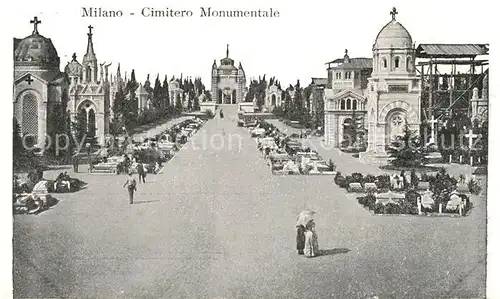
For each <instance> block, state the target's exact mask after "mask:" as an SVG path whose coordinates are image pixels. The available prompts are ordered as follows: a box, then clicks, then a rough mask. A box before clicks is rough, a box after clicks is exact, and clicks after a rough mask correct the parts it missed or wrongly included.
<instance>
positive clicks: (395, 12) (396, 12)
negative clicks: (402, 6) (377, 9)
mask: <svg viewBox="0 0 500 299" xmlns="http://www.w3.org/2000/svg"><path fill="white" fill-rule="evenodd" d="M390 14H391V16H392V20H393V21H396V15H397V14H398V11H397V10H396V7H393V8H392V10H391V12H390Z"/></svg>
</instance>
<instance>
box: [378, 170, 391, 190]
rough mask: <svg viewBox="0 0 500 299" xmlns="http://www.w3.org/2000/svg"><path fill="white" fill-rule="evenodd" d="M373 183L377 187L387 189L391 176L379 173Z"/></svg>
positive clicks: (389, 185)
mask: <svg viewBox="0 0 500 299" xmlns="http://www.w3.org/2000/svg"><path fill="white" fill-rule="evenodd" d="M375 184H376V185H377V188H379V189H389V188H390V187H391V177H390V176H389V175H387V174H383V175H379V176H377V180H376V181H375Z"/></svg>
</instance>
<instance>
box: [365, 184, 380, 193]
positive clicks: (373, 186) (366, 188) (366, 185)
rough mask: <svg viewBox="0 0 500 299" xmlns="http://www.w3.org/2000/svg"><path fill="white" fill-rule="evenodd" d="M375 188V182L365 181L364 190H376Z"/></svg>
mask: <svg viewBox="0 0 500 299" xmlns="http://www.w3.org/2000/svg"><path fill="white" fill-rule="evenodd" d="M377 190H378V189H377V185H376V184H375V183H365V192H376V191H377Z"/></svg>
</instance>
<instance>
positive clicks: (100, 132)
mask: <svg viewBox="0 0 500 299" xmlns="http://www.w3.org/2000/svg"><path fill="white" fill-rule="evenodd" d="M95 122H96V124H95V125H96V137H97V142H98V143H99V145H104V141H105V140H104V131H105V128H104V113H103V112H99V113H96V114H95Z"/></svg>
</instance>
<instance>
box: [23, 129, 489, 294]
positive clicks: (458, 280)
mask: <svg viewBox="0 0 500 299" xmlns="http://www.w3.org/2000/svg"><path fill="white" fill-rule="evenodd" d="M238 136H239V137H238ZM239 138H241V139H239ZM238 140H241V147H239V146H238V144H239V142H238ZM76 176H79V177H80V178H82V179H83V180H85V181H87V182H88V183H89V186H88V189H85V190H82V191H80V192H78V193H74V194H65V195H60V196H59V199H60V202H59V203H58V204H57V205H56V206H55V207H54V208H53V209H51V210H49V211H46V212H44V213H42V214H40V215H38V216H28V215H16V216H15V217H14V279H15V281H14V287H15V295H16V296H17V297H53V298H57V297H70V298H368V297H369V296H374V295H378V296H379V297H380V298H440V297H441V298H442V297H448V298H449V297H478V296H482V295H484V279H485V263H484V256H485V250H486V249H485V243H486V242H485V238H486V233H485V229H486V224H485V220H484V219H485V214H484V211H485V208H484V204H482V203H478V205H477V207H476V208H475V210H474V211H473V212H472V214H471V215H470V216H469V217H464V218H460V219H453V218H430V217H398V216H373V215H371V214H370V213H368V212H367V211H366V210H364V209H363V208H362V207H361V206H359V205H358V204H357V203H356V202H355V201H354V200H353V199H350V198H348V197H347V196H346V195H345V193H344V191H343V190H341V189H339V188H337V187H336V186H334V183H333V178H332V177H327V176H323V177H319V176H286V177H281V176H273V175H271V173H270V171H269V169H268V167H267V166H266V165H265V163H264V160H263V159H262V157H261V156H260V154H259V152H258V150H257V149H256V145H255V142H254V141H253V140H252V139H250V137H249V133H248V132H247V131H246V130H245V129H243V128H238V127H237V126H236V122H235V120H234V119H213V120H210V121H209V122H208V123H207V124H206V125H205V126H204V127H203V129H202V130H200V132H198V134H197V135H196V136H195V137H194V138H193V139H192V142H190V143H188V144H187V145H186V146H185V147H184V148H183V149H182V150H181V151H180V152H179V153H178V154H177V155H176V157H175V158H174V159H173V160H171V161H170V163H168V164H167V165H166V167H165V169H164V171H163V173H162V174H160V175H158V176H153V175H150V176H148V177H147V178H146V179H147V180H148V182H147V183H146V184H144V185H139V186H138V187H139V191H138V194H137V198H136V201H137V203H136V204H134V205H129V204H128V203H127V198H126V190H125V189H123V188H122V186H121V185H122V184H123V183H124V180H125V177H123V176H115V175H98V174H92V175H88V174H76ZM304 207H307V208H311V209H314V210H316V211H317V212H318V213H317V217H316V223H317V231H318V234H319V245H320V249H322V250H324V255H322V256H319V257H316V258H314V259H307V258H305V257H303V256H298V255H297V254H296V251H295V227H294V226H295V219H296V215H297V214H298V213H299V212H300V211H301V210H302V209H303V208H304Z"/></svg>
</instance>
